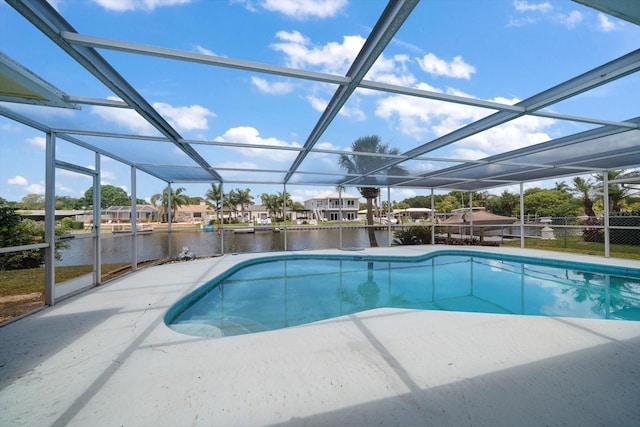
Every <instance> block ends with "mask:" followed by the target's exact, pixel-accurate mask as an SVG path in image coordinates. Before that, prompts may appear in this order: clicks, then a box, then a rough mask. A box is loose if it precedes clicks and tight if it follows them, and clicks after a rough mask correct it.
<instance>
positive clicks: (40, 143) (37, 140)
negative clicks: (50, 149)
mask: <svg viewBox="0 0 640 427" xmlns="http://www.w3.org/2000/svg"><path fill="white" fill-rule="evenodd" d="M26 141H27V143H28V144H30V145H33V146H34V147H36V148H39V149H41V150H44V149H46V148H47V139H46V138H45V137H44V136H34V137H33V138H27V139H26Z"/></svg>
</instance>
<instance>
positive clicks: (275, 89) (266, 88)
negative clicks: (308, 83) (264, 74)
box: [251, 77, 293, 95]
mask: <svg viewBox="0 0 640 427" xmlns="http://www.w3.org/2000/svg"><path fill="white" fill-rule="evenodd" d="M251 82H252V83H253V84H254V85H255V86H256V87H257V88H258V89H260V91H261V92H264V93H268V94H270V95H284V94H287V93H290V92H291V91H292V90H293V84H291V83H289V82H273V83H269V82H267V81H266V80H265V79H261V78H260V77H251Z"/></svg>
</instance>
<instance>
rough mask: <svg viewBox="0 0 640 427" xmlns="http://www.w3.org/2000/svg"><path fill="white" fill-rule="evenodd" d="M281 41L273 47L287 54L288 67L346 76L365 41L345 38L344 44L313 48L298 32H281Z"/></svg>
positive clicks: (330, 43)
mask: <svg viewBox="0 0 640 427" xmlns="http://www.w3.org/2000/svg"><path fill="white" fill-rule="evenodd" d="M276 37H277V38H278V39H279V40H280V42H278V43H273V44H272V45H271V47H272V48H273V49H274V50H276V51H278V52H282V53H284V54H285V56H286V59H285V63H286V65H287V66H288V67H292V68H301V69H305V68H306V69H309V68H311V69H315V70H319V71H321V72H325V73H330V74H340V75H344V74H346V72H347V70H348V69H349V66H350V65H351V62H352V61H353V59H354V58H355V57H356V56H357V55H358V52H360V49H361V48H362V45H363V44H364V41H365V39H364V38H363V37H360V36H344V37H343V38H342V43H336V42H329V43H327V44H325V45H324V46H313V45H312V44H311V41H310V40H309V39H308V38H307V37H305V36H304V35H302V34H301V33H300V32H298V31H292V32H287V31H279V32H278V33H277V34H276Z"/></svg>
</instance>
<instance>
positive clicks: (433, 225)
mask: <svg viewBox="0 0 640 427" xmlns="http://www.w3.org/2000/svg"><path fill="white" fill-rule="evenodd" d="M434 206H435V200H434V196H433V188H432V189H431V244H432V245H435V244H436V211H435V208H434Z"/></svg>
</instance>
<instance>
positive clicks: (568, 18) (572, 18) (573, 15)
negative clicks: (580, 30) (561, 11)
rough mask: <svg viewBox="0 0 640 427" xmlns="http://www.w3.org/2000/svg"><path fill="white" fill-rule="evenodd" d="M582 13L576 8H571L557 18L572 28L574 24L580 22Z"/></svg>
mask: <svg viewBox="0 0 640 427" xmlns="http://www.w3.org/2000/svg"><path fill="white" fill-rule="evenodd" d="M582 18H583V16H582V13H580V12H578V11H577V10H572V11H571V12H569V13H568V14H566V15H559V20H560V22H561V23H563V24H564V25H565V26H566V27H567V28H574V27H575V26H576V25H578V24H579V23H581V22H582Z"/></svg>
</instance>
